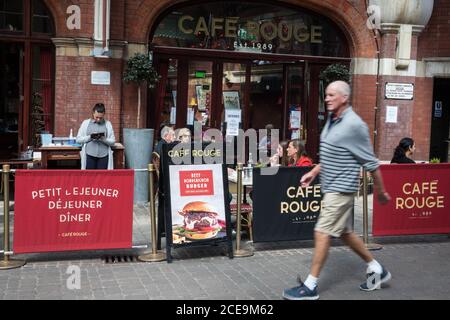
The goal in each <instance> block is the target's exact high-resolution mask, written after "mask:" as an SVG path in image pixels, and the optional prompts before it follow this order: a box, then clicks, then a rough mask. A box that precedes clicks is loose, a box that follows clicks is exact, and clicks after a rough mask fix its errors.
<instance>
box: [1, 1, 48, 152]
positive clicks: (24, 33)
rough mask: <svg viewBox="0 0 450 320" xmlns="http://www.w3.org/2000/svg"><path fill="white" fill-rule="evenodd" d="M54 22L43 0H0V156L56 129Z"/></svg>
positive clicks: (17, 149)
mask: <svg viewBox="0 0 450 320" xmlns="http://www.w3.org/2000/svg"><path fill="white" fill-rule="evenodd" d="M53 35H54V22H53V18H52V17H51V14H50V12H49V10H48V9H47V7H46V6H45V4H44V3H43V1H42V0H31V1H29V0H3V1H0V66H1V67H0V68H1V70H0V97H1V99H0V159H11V158H18V157H20V152H21V151H23V150H25V149H26V148H27V146H33V145H36V144H37V138H38V137H39V133H41V132H42V131H50V132H51V131H52V130H53V125H54V120H53V110H54V107H53V100H54V94H53V92H54V46H53V44H52V41H51V37H52V36H53Z"/></svg>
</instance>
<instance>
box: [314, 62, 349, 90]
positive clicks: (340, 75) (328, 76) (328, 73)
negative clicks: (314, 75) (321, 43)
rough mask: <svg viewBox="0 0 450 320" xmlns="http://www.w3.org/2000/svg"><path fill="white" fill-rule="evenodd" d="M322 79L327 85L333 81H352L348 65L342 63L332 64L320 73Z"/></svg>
mask: <svg viewBox="0 0 450 320" xmlns="http://www.w3.org/2000/svg"><path fill="white" fill-rule="evenodd" d="M320 79H321V80H323V82H324V85H325V87H326V86H327V85H329V84H330V83H331V82H333V81H337V80H342V81H345V82H348V83H350V80H351V77H350V71H349V70H348V68H347V67H346V66H344V65H343V64H340V63H334V64H330V65H329V66H328V67H326V68H325V69H324V70H322V72H321V73H320Z"/></svg>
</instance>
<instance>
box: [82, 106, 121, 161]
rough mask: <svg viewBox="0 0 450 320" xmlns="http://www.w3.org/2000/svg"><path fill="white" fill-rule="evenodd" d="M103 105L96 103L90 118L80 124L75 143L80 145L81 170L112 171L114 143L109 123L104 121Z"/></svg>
mask: <svg viewBox="0 0 450 320" xmlns="http://www.w3.org/2000/svg"><path fill="white" fill-rule="evenodd" d="M104 116H105V105H104V104H103V103H97V104H96V105H95V106H94V108H93V109H92V118H91V119H86V120H84V121H83V123H82V124H81V127H80V129H79V130H78V134H77V143H79V144H81V145H82V148H81V152H80V156H81V169H82V170H83V169H109V170H111V169H113V154H112V150H111V147H112V146H113V145H114V143H115V142H116V138H115V136H114V130H113V127H112V125H111V122H109V121H108V120H105V118H104Z"/></svg>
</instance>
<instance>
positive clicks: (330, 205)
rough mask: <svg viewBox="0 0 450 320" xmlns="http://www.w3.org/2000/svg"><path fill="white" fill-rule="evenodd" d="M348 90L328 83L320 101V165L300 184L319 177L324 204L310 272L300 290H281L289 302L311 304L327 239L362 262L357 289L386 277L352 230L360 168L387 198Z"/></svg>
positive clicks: (380, 196) (384, 200)
mask: <svg viewBox="0 0 450 320" xmlns="http://www.w3.org/2000/svg"><path fill="white" fill-rule="evenodd" d="M349 99H350V86H349V85H348V84H347V83H346V82H344V81H335V82H332V83H331V84H330V85H329V86H328V87H327V89H326V98H325V103H326V104H327V109H328V112H329V113H330V114H329V117H328V120H327V123H326V125H325V127H324V129H323V131H322V133H321V136H320V164H319V165H317V166H316V167H314V169H313V170H311V171H310V172H308V173H307V174H305V175H304V176H303V177H302V179H301V181H300V183H301V185H302V187H307V186H309V184H310V183H311V182H312V181H313V180H314V178H315V177H316V176H317V175H318V174H319V172H320V173H321V174H320V180H321V181H320V182H321V185H322V192H323V193H324V197H323V206H322V210H321V212H320V215H319V218H318V221H317V224H316V226H315V229H314V231H315V232H314V244H315V248H314V256H313V261H312V266H311V270H310V274H309V275H308V277H307V278H306V281H305V282H304V283H303V282H302V281H300V279H299V282H300V286H297V287H294V288H290V289H286V290H284V292H283V297H284V298H285V299H289V300H316V299H319V295H318V293H317V282H318V280H319V274H320V271H321V269H322V267H323V265H324V264H325V261H326V258H327V256H328V251H329V248H330V237H331V236H333V237H340V238H341V239H342V241H344V243H345V244H347V245H348V246H349V247H350V248H351V249H352V250H353V251H355V252H356V253H357V254H358V255H359V256H360V257H361V258H362V259H363V260H364V261H365V262H366V263H367V275H366V277H367V279H366V281H365V282H364V283H362V284H361V285H360V286H359V288H360V289H361V290H364V291H372V290H375V289H377V288H380V285H381V284H382V283H385V282H387V281H389V280H390V279H391V274H390V273H389V271H388V270H387V269H386V268H385V267H383V266H382V265H381V264H380V263H378V261H376V260H375V259H374V258H373V256H372V254H371V253H370V252H369V251H368V250H367V248H366V247H365V245H364V243H363V241H362V240H361V239H360V238H359V237H358V236H357V235H356V234H355V233H354V232H353V230H352V221H351V217H352V209H353V202H354V194H355V192H356V191H357V190H358V188H359V176H360V169H361V166H363V167H364V169H365V170H367V171H369V172H371V174H372V176H373V178H374V183H375V188H377V191H378V201H379V202H380V203H382V204H386V203H387V202H388V201H389V200H390V196H389V194H388V193H387V192H386V191H385V189H384V185H383V180H382V177H381V173H380V170H379V169H378V166H379V163H378V160H377V159H376V158H375V155H374V153H373V148H372V145H371V141H370V137H369V130H368V128H367V125H366V124H365V123H364V121H363V120H362V119H361V118H360V117H359V116H358V115H357V114H356V113H355V112H354V111H353V110H352V108H351V106H350V105H349Z"/></svg>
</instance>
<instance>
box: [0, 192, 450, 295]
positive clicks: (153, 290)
mask: <svg viewBox="0 0 450 320" xmlns="http://www.w3.org/2000/svg"><path fill="white" fill-rule="evenodd" d="M361 207H362V202H360V203H358V201H357V202H356V206H355V231H356V232H357V233H361V232H362V228H361V221H362V220H361V216H362V214H361V210H360V208H361ZM1 212H2V211H1ZM148 221H149V218H148V208H147V207H145V206H135V210H134V234H133V244H134V245H135V248H134V249H130V250H110V251H107V252H106V251H90V252H67V253H51V254H44V253H42V254H29V255H19V256H17V257H16V258H22V259H26V260H27V264H26V265H25V266H24V267H22V268H19V269H13V270H0V299H55V300H56V299H158V300H167V299H176V300H196V299H215V300H217V299H226V300H242V299H249V300H255V299H262V300H277V299H281V292H282V291H283V289H285V288H287V287H292V286H295V285H296V282H295V278H296V275H297V274H299V273H300V274H301V275H302V276H303V277H306V276H307V274H308V270H309V265H310V263H311V258H312V253H313V249H312V245H313V243H312V241H289V242H278V243H255V244H251V243H248V242H247V243H246V242H245V241H244V243H245V245H246V246H247V247H249V248H253V249H254V255H253V256H252V257H246V258H234V259H229V258H228V257H227V256H226V255H225V247H224V246H217V247H214V246H205V247H196V248H181V249H176V250H174V251H173V254H174V258H175V259H174V262H173V263H171V264H168V263H167V262H156V263H142V262H137V261H136V259H135V258H133V261H131V262H117V263H106V262H105V260H104V259H102V258H103V257H105V256H106V255H107V256H115V257H119V256H120V257H124V256H128V257H129V256H132V257H135V256H137V255H138V254H141V253H143V252H148V249H146V245H147V244H148V243H149V239H150V231H149V230H150V226H149V222H148ZM1 228H3V226H1ZM0 230H2V229H0ZM375 240H376V241H377V242H379V243H381V244H383V249H382V250H380V251H376V252H374V255H375V257H376V259H377V260H379V261H380V262H382V263H383V264H384V265H385V266H386V267H387V268H388V269H389V270H390V271H391V273H392V276H393V279H392V280H391V282H390V283H389V284H388V286H387V287H386V288H383V289H382V290H376V291H375V292H369V293H367V292H362V291H360V290H358V285H359V284H360V283H361V282H362V281H364V272H365V264H364V263H363V262H362V261H361V260H360V259H359V258H358V257H357V256H356V255H355V254H353V253H352V252H351V251H350V250H349V249H347V248H345V247H342V246H341V243H340V242H339V241H338V240H333V246H332V248H331V251H330V255H329V258H328V261H327V264H326V266H325V268H324V270H323V272H322V276H321V279H320V282H319V293H320V296H321V299H349V300H360V299H370V300H378V299H383V300H384V299H449V298H450V277H449V276H448V270H450V239H449V238H448V236H446V235H437V236H420V237H419V236H416V237H390V238H386V237H385V238H380V239H375ZM73 266H75V269H77V267H79V270H80V282H79V284H80V289H69V288H70V287H71V286H70V283H72V282H70V281H69V280H71V279H73V278H71V277H72V274H70V271H71V270H73V269H70V268H73ZM69 267H70V268H69ZM68 268H69V270H68ZM68 271H69V273H67V272H68ZM68 281H69V286H68ZM72 287H73V285H72Z"/></svg>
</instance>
